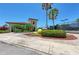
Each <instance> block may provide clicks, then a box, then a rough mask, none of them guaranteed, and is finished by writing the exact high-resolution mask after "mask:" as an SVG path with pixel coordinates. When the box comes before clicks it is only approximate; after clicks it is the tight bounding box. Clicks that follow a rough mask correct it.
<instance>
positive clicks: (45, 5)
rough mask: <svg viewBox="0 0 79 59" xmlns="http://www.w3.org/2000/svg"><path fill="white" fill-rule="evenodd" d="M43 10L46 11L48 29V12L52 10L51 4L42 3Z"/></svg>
mask: <svg viewBox="0 0 79 59" xmlns="http://www.w3.org/2000/svg"><path fill="white" fill-rule="evenodd" d="M42 9H43V10H45V11H46V28H48V19H47V17H48V10H49V9H51V3H42Z"/></svg>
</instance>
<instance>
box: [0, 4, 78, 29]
mask: <svg viewBox="0 0 79 59" xmlns="http://www.w3.org/2000/svg"><path fill="white" fill-rule="evenodd" d="M52 7H53V8H57V9H58V10H59V14H58V17H57V19H56V20H55V24H61V23H63V22H62V21H61V20H63V19H68V21H67V22H72V21H74V20H75V19H77V18H79V4H76V3H54V4H53V5H52ZM28 18H36V19H38V27H43V26H45V11H44V10H42V8H41V4H39V3H17V4H12V3H2V4H1V3H0V26H2V25H3V24H5V22H7V21H9V22H10V21H11V22H27V20H28ZM48 22H49V25H52V21H51V20H49V21H48Z"/></svg>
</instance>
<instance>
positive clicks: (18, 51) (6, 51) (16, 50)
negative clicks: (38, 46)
mask: <svg viewBox="0 0 79 59" xmlns="http://www.w3.org/2000/svg"><path fill="white" fill-rule="evenodd" d="M40 54H42V52H39V51H36V50H33V49H30V48H25V47H21V46H14V45H10V44H7V43H4V42H0V55H40Z"/></svg>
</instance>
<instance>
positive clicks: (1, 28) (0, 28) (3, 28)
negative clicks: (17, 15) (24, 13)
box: [0, 26, 8, 30]
mask: <svg viewBox="0 0 79 59" xmlns="http://www.w3.org/2000/svg"><path fill="white" fill-rule="evenodd" d="M0 30H8V27H5V26H1V27H0Z"/></svg>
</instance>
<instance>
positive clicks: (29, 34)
mask: <svg viewBox="0 0 79 59" xmlns="http://www.w3.org/2000/svg"><path fill="white" fill-rule="evenodd" d="M25 35H28V36H32V33H27V34H25ZM32 37H33V36H32ZM34 37H35V36H34ZM36 37H41V38H45V39H56V40H57V39H58V40H75V39H77V37H76V36H74V35H72V34H67V36H66V38H55V37H42V36H36Z"/></svg>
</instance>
